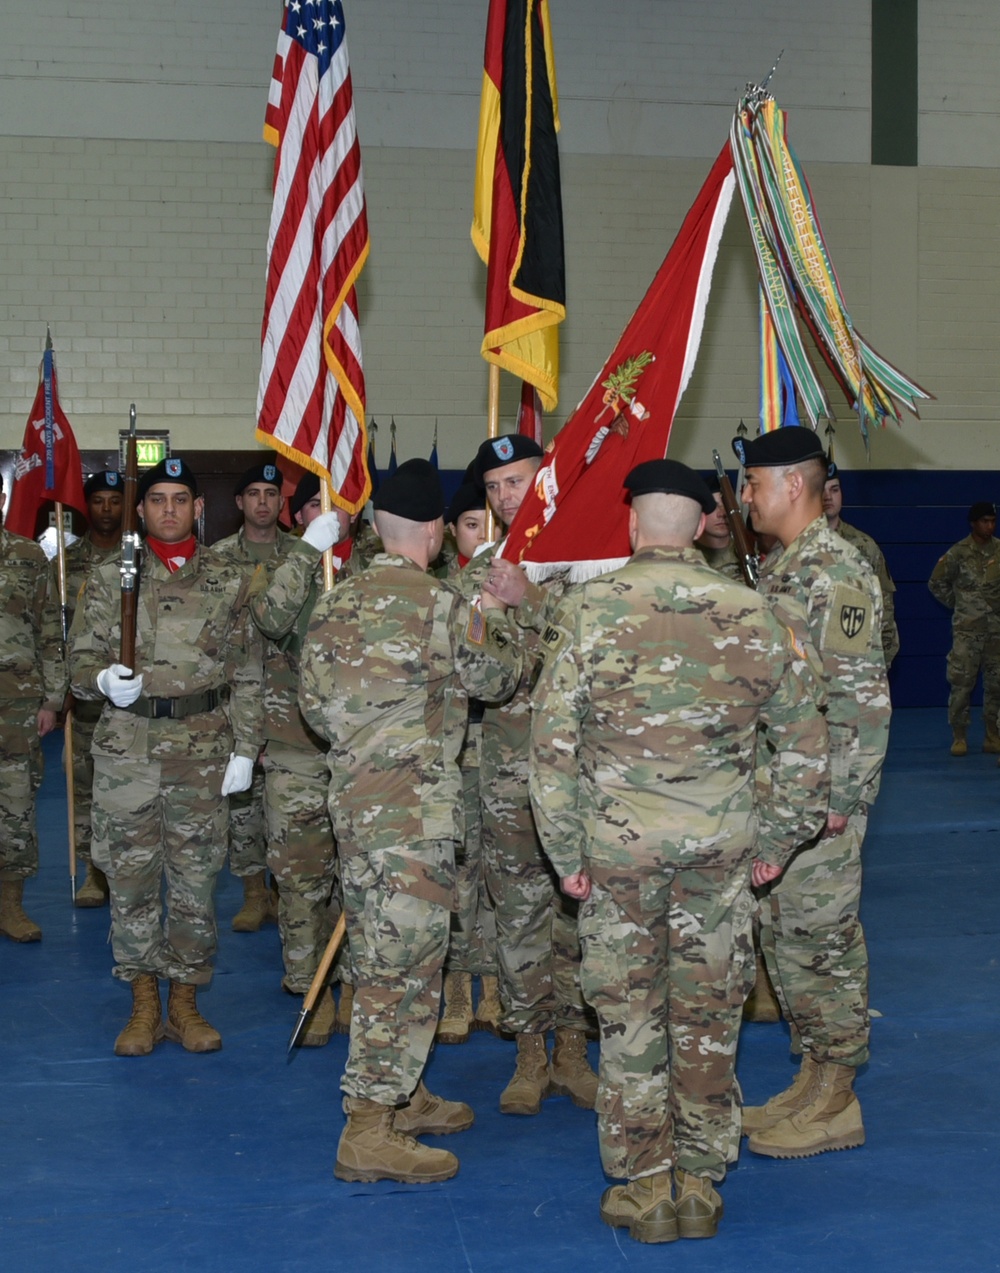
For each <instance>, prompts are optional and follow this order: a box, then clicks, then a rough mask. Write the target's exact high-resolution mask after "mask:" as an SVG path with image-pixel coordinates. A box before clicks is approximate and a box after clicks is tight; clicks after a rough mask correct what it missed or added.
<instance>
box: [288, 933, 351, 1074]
mask: <svg viewBox="0 0 1000 1273" xmlns="http://www.w3.org/2000/svg"><path fill="white" fill-rule="evenodd" d="M346 925H347V917H346V916H345V915H344V913H343V911H341V914H340V919H338V920H337V923H336V925H335V926H334V930H333V932H332V933H331V934H330V940H329V941H328V942H327V943H326V950H324V951H323V958H322V959H321V960H320V961H319V967H318V968H317V969H316V975H315V976H314V977H313V979H312V985H311V986H310V987H309V989H308V991H307V992H306V995H305V998H304V999H303V1000H302V1009H301V1011H300V1012H299V1019H298V1020H297V1021H296V1022H295V1029H294V1030H293V1031H292V1037H291V1038H290V1039H289V1040H288V1052H289V1054H291V1051H292V1048H294V1047H295V1045H296V1043H297V1042H298V1039H299V1035H300V1034H301V1033H302V1027H303V1025H304V1024H305V1021H306V1018H307V1017H308V1016H309V1014H310V1012H312V1010H313V1008H315V1006H316V1000H317V999H318V998H319V997H320V995H321V994H322V993H323V990H324V988H325V986H326V982H327V978H328V977H329V976H330V969H331V968H332V967H333V961H334V959H335V958H336V957H337V951H338V950H339V949H340V943H341V942H342V941H343V940H344V929H345V927H346Z"/></svg>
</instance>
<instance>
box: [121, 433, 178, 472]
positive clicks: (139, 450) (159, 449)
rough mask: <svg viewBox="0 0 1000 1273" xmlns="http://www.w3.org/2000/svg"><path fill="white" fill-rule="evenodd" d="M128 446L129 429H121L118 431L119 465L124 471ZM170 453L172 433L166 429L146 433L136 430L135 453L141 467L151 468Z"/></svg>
mask: <svg viewBox="0 0 1000 1273" xmlns="http://www.w3.org/2000/svg"><path fill="white" fill-rule="evenodd" d="M127 446H128V430H127V429H121V430H119V433H118V451H119V460H118V465H119V468H120V469H121V470H122V472H124V471H125V455H126V448H127ZM169 454H170V434H169V432H168V431H166V430H162V431H160V432H156V431H153V430H148V431H147V432H145V433H140V432H138V431H137V432H136V435H135V455H136V459H137V461H138V463H139V468H141V469H151V468H152V467H153V465H154V464H159V462H160V461H161V460H165V459H166V458H167V456H168V455H169Z"/></svg>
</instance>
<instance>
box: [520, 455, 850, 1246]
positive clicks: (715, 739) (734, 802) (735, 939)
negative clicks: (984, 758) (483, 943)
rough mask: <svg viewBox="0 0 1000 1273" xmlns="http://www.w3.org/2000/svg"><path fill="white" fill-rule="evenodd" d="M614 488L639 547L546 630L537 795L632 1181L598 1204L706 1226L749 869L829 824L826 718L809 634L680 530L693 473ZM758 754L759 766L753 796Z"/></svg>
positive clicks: (728, 1087)
mask: <svg viewBox="0 0 1000 1273" xmlns="http://www.w3.org/2000/svg"><path fill="white" fill-rule="evenodd" d="M625 486H626V489H627V490H629V491H630V492H631V494H632V507H631V509H630V512H629V538H630V542H631V544H632V548H633V555H632V558H631V560H630V561H629V563H628V564H627V565H626V566H623V567H622V568H621V569H619V570H616V571H613V572H612V573H610V574H606V575H603V576H601V577H600V578H598V579H595V580H593V581H591V582H588V583H586V584H583V585H582V586H581V587H579V588H576V589H574V590H573V591H572V592H571V593H570V594H568V595H567V597H566V598H565V599H564V601H563V604H562V606H561V608H560V610H559V612H558V614H557V615H556V617H555V619H554V620H553V623H552V624H551V625H550V626H549V628H548V630H547V631H546V634H545V638H544V641H545V665H544V668H543V671H542V674H541V676H540V678H539V680H538V684H537V686H536V688H535V691H534V694H533V696H532V724H531V797H532V802H533V804H534V808H535V812H536V816H537V821H538V827H539V831H540V833H541V836H542V841H543V843H544V845H545V851H546V852H547V853H548V855H549V857H550V858H551V859H552V861H553V862H554V863H555V866H556V869H557V870H558V872H559V875H560V877H561V879H562V887H563V889H564V890H565V891H566V892H568V893H569V894H570V895H571V896H574V897H578V898H580V899H581V906H580V935H581V941H582V945H583V964H582V969H581V977H582V980H583V985H584V992H585V994H586V996H587V999H588V1001H589V1002H590V1003H591V1005H592V1006H593V1007H594V1008H595V1009H596V1010H597V1016H598V1020H599V1021H600V1025H601V1082H600V1090H599V1094H598V1100H597V1115H598V1136H599V1141H600V1149H601V1161H602V1164H603V1167H604V1170H605V1172H606V1173H607V1175H609V1176H617V1177H619V1178H624V1179H625V1180H626V1181H627V1182H628V1183H626V1184H625V1185H615V1186H612V1187H611V1188H610V1189H608V1190H606V1191H605V1193H604V1195H603V1197H602V1198H601V1219H602V1220H603V1221H604V1223H605V1224H609V1225H611V1226H613V1227H614V1228H628V1230H629V1233H630V1235H631V1236H632V1237H633V1238H636V1239H637V1240H638V1241H640V1242H670V1241H673V1240H674V1239H675V1238H678V1237H681V1238H708V1237H713V1236H714V1234H715V1231H716V1227H717V1225H718V1221H719V1218H720V1216H721V1214H722V1201H721V1199H720V1197H719V1195H718V1193H717V1192H716V1190H715V1188H714V1185H715V1184H717V1183H718V1182H719V1181H721V1180H722V1179H724V1177H725V1174H726V1165H727V1163H728V1162H732V1161H734V1160H735V1158H736V1154H737V1151H738V1148H739V1133H738V1127H739V1100H738V1096H737V1093H736V1085H735V1074H734V1067H735V1061H736V1041H737V1036H738V1034H739V1027H740V1019H741V1009H742V1004H743V998H744V995H745V992H746V988H747V980H748V977H750V978H752V975H753V966H754V965H753V950H752V945H751V938H750V917H751V894H750V881H751V868H752V875H753V879H754V880H755V881H757V882H760V881H762V880H766V879H773V878H774V877H775V876H777V875H778V874H779V873H780V871H781V868H782V867H783V866H784V864H785V862H786V861H787V860H788V858H789V857H790V855H791V854H792V853H793V852H794V850H795V848H796V845H797V843H798V838H799V835H800V834H801V831H802V830H805V832H806V833H807V834H808V833H810V832H813V831H818V830H819V829H820V828H821V827H822V825H823V822H824V820H825V818H826V808H827V799H828V795H829V778H828V772H827V759H826V749H827V732H826V725H825V723H824V721H823V717H822V714H821V712H820V710H819V707H818V705H817V700H818V698H819V691H818V687H817V685H816V683H815V679H814V677H813V674H812V671H811V669H810V668H809V665H808V662H807V659H806V656H805V654H804V652H803V651H801V650H796V649H795V648H794V646H793V644H792V642H791V640H790V638H789V634H788V632H787V631H786V629H784V628H783V627H782V626H781V624H780V623H778V621H777V620H776V618H775V617H774V614H773V612H772V610H771V607H770V605H769V604H768V603H767V601H765V600H764V599H763V598H761V597H758V596H757V595H756V594H755V593H753V592H751V591H750V590H748V589H747V588H746V587H745V586H744V585H743V584H742V583H735V582H732V581H730V580H728V579H726V578H724V577H723V576H722V575H720V574H719V573H717V572H716V571H715V570H714V569H713V568H712V567H710V566H708V565H707V564H706V563H705V562H704V561H703V559H702V556H701V553H700V552H699V550H698V549H697V548H696V547H694V540H695V538H696V537H697V536H699V535H700V534H701V533H702V532H703V530H704V527H705V522H706V518H707V517H711V516H712V513H713V511H714V502H713V499H712V495H711V493H710V491H709V489H708V487H707V486H706V484H705V483H704V482H703V481H702V479H701V478H700V477H699V476H698V475H697V474H696V473H695V472H693V471H692V470H691V469H689V468H687V467H686V466H685V465H683V464H678V463H677V462H676V461H673V460H649V461H647V462H645V463H643V464H640V465H638V466H637V467H636V468H634V469H633V470H632V472H631V473H630V474H629V475H628V477H627V478H626V479H625ZM758 726H759V727H760V728H761V730H762V731H763V733H764V735H765V737H766V739H767V741H768V742H769V743H770V744H771V749H773V750H771V749H765V748H763V747H761V748H758V747H757V742H756V734H757V729H758ZM757 764H763V765H767V766H768V768H769V774H770V781H769V782H768V784H767V785H766V796H765V797H764V801H763V802H762V803H761V804H759V805H758V806H757V807H756V809H755V795H754V792H755V785H756V784H755V768H756V765H757ZM671 1173H673V1176H672V1174H671ZM675 1185H676V1195H675V1192H674V1186H675Z"/></svg>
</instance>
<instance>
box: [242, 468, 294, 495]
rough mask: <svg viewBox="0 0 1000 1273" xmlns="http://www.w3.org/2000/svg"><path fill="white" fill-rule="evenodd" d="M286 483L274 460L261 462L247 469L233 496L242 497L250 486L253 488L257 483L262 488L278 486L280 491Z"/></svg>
mask: <svg viewBox="0 0 1000 1273" xmlns="http://www.w3.org/2000/svg"><path fill="white" fill-rule="evenodd" d="M284 481H285V475H284V474H283V473H282V471H281V469H279V468H278V466H277V464H275V462H274V460H261V461H259V463H257V464H254V465H253V466H252V467H251V468H248V469H247V471H246V472H245V473H244V474H243V476H242V477H241V478H240V480H239V481H238V482H237V483H236V485H235V486H234V487H233V494H234V495H242V494H243V492H244V491H245V490H246V488H247V487H248V486H253V485H254V484H255V483H257V484H258V485H261V486H276V487H277V488H278V490H279V491H280V490H281V487H282V485H283V484H284Z"/></svg>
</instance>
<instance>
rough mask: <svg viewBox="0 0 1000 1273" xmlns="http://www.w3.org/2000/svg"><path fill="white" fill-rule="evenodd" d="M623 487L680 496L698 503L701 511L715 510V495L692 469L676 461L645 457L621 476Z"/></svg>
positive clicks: (712, 511)
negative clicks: (623, 481)
mask: <svg viewBox="0 0 1000 1273" xmlns="http://www.w3.org/2000/svg"><path fill="white" fill-rule="evenodd" d="M625 489H626V490H627V491H631V493H632V494H633V495H683V496H684V497H685V499H692V500H694V502H695V503H696V504H699V505H700V506H701V511H702V512H703V513H714V512H715V496H714V495H713V494H712V492H711V491H710V490H709V489H708V487H707V486H706V485H705V479H704V478H703V477H699V476H698V474H697V473H696V472H695V471H694V469H689V468H688V466H687V465H686V464H681V462H680V461H679V460H645V461H644V462H643V463H642V464H637V465H636V466H635V468H634V469H633V470H632V471H631V473H629V475H628V477H626V479H625Z"/></svg>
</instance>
